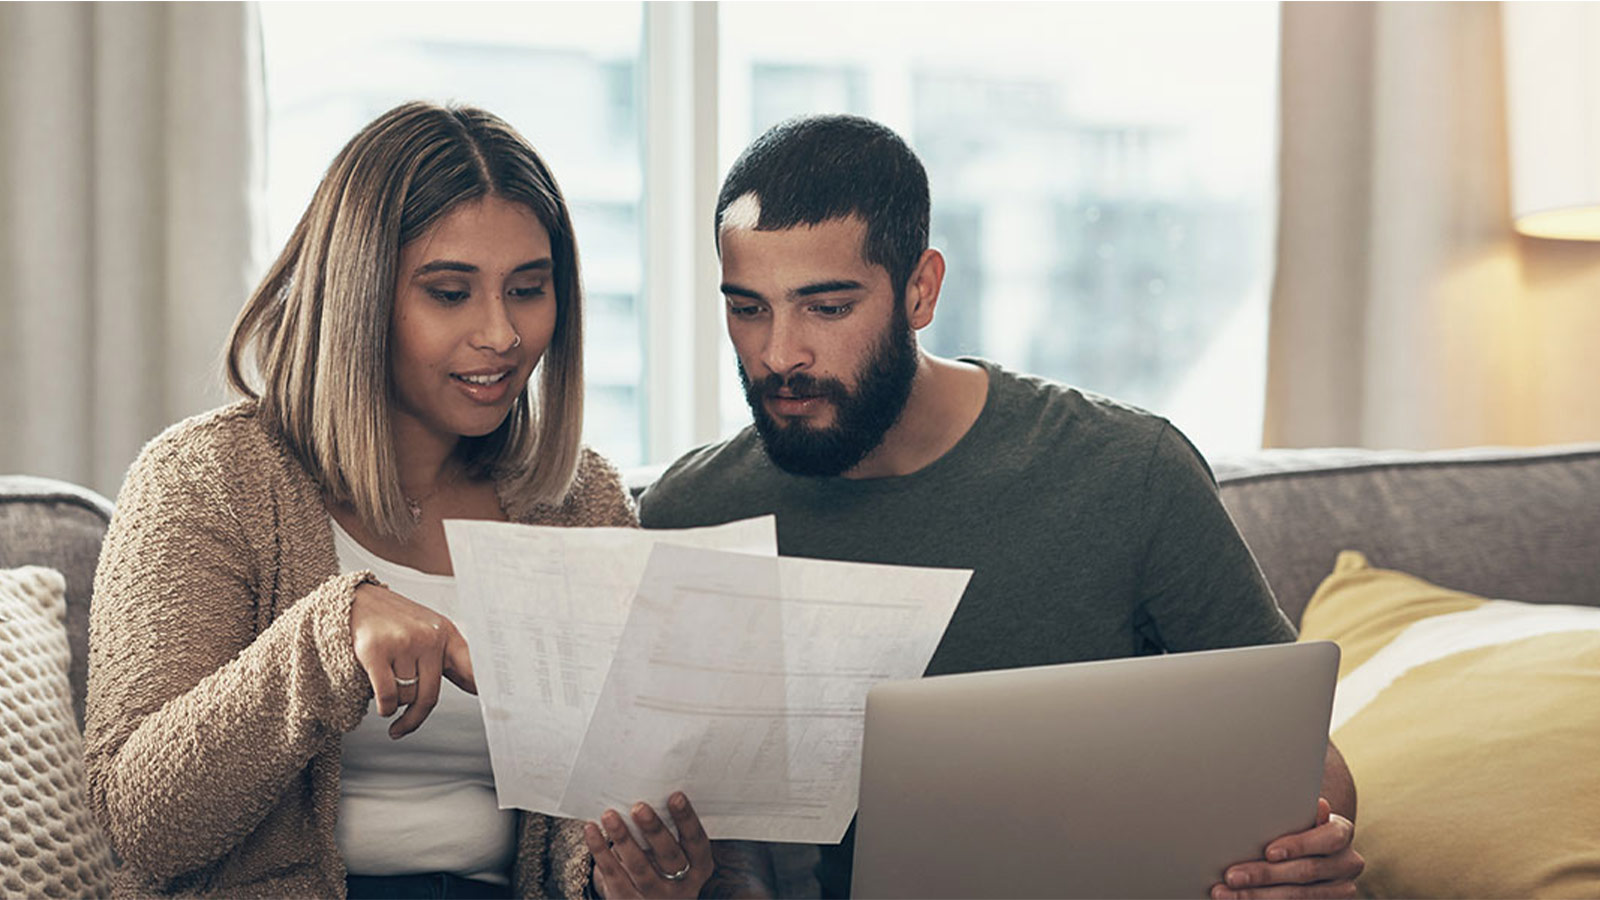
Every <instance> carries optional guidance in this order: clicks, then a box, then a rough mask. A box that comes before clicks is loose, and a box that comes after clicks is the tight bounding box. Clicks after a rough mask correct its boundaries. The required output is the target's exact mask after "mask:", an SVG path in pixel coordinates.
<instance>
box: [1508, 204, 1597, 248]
mask: <svg viewBox="0 0 1600 900" xmlns="http://www.w3.org/2000/svg"><path fill="white" fill-rule="evenodd" d="M1516 229H1517V231H1518V232H1519V233H1521V234H1525V235H1527V236H1528V237H1541V238H1559V239H1561V240H1566V241H1600V206H1580V207H1578V208H1576V209H1552V210H1547V211H1545V212H1536V213H1529V214H1528V215H1525V216H1518V217H1517V221H1516Z"/></svg>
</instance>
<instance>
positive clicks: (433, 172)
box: [87, 103, 714, 897]
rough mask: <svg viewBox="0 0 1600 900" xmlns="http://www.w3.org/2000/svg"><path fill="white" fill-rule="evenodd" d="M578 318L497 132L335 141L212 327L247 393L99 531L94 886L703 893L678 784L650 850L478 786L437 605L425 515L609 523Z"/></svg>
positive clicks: (555, 201)
mask: <svg viewBox="0 0 1600 900" xmlns="http://www.w3.org/2000/svg"><path fill="white" fill-rule="evenodd" d="M582 337H583V316H582V296H581V290H580V287H579V277H578V257H577V251H576V247H575V245H574V242H573V233H572V225H571V220H570V217H569V215H568V212H567V208H566V204H565V201H564V200H563V198H562V196H561V193H560V190H559V189H558V188H557V186H556V184H555V181H554V179H553V178H552V177H551V175H550V173H549V170H548V169H547V168H546V167H545V165H544V164H543V162H542V161H541V160H540V159H539V157H538V155H537V154H536V153H535V152H534V151H533V148H532V147H530V146H529V145H528V144H527V142H526V141H524V140H523V139H522V137H521V136H520V135H518V134H517V133H516V132H515V131H514V130H513V129H512V128H511V127H510V126H508V125H507V124H506V123H505V122H503V121H501V120H500V119H498V118H496V117H494V116H492V115H490V114H488V113H486V112H483V111H481V110H475V109H470V108H452V109H446V108H442V107H438V106H433V105H429V104H422V103H411V104H406V105H404V106H401V107H398V108H396V109H394V110H391V111H390V112H388V113H385V114H384V115H383V116H381V117H379V118H378V119H377V120H376V121H374V122H373V123H372V124H370V125H368V126H367V127H366V128H365V129H363V130H362V131H361V132H360V133H359V134H357V135H356V136H355V137H354V138H353V139H352V140H351V141H350V143H349V144H348V145H346V146H345V148H344V149H343V150H342V151H341V152H340V153H339V155H338V157H337V158H336V159H335V160H334V162H333V164H332V166H331V167H330V168H329V170H328V172H327V174H326V175H325V177H324V178H323V180H322V183H321V185H320V186H319V187H318V188H317V191H316V194H315V196H314V197H313V199H312V201H311V204H310V206H309V208H308V209H307V210H306V213H305V215H304V216H303V217H302V218H301V220H300V223H299V224H298V225H297V226H296V228H295V231H294V234H293V236H292V237H291V238H290V239H289V243H288V246H287V247H285V248H284V251H283V253H282V255H281V256H280V257H279V258H278V260H277V261H276V263H275V264H274V265H273V266H272V269H271V271H270V272H269V273H268V274H267V277H266V279H265V280H264V281H263V282H262V284H261V286H260V287H259V288H258V289H257V290H256V291H255V293H254V295H253V296H252V297H251V298H250V300H249V302H248V303H247V304H246V306H245V308H244V309H243V311H242V312H241V313H240V315H239V318H238V321H237V322H236V323H235V325H234V330H233V334H232V336H231V338H230V342H229V347H228V357H227V360H228V377H229V381H230V383H231V384H232V386H233V387H234V388H235V389H236V390H238V391H239V392H240V393H242V394H243V395H244V396H245V398H246V399H243V400H241V401H238V402H236V403H233V404H232V405H229V406H226V407H223V408H222V409H219V410H216V411H213V412H211V413H208V414H205V415H201V416H198V417H195V418H193V419H190V420H188V421H185V422H182V423H180V424H178V425H176V426H174V427H173V428H171V429H169V430H168V431H167V432H166V433H164V434H162V435H161V436H160V437H157V438H156V439H155V440H153V441H152V442H151V443H150V444H149V445H148V446H147V447H146V448H145V449H144V451H143V452H142V453H141V454H140V457H139V459H138V460H137V461H136V462H135V463H134V465H133V467H132V469H131V470H130V472H129V474H128V477H127V480H126V482H125V483H124V485H123V488H122V492H121V494H120V495H119V496H118V501H117V512H116V516H115V518H114V519H113V521H112V524H111V528H110V531H109V532H108V534H107V536H106V541H105V544H104V548H103V550H102V555H101V559H100V567H99V571H98V573H97V577H96V581H95V603H94V609H93V619H92V628H91V649H90V682H89V705H88V725H87V762H88V769H89V782H90V786H89V793H90V801H91V803H92V804H93V806H94V808H95V810H96V812H97V814H98V815H99V816H100V819H101V821H102V822H103V823H104V824H105V826H106V827H107V829H108V831H109V833H110V835H111V838H112V841H113V843H114V845H115V847H116V849H117V851H118V853H119V854H120V855H121V856H122V858H123V860H124V867H123V869H122V871H121V872H120V873H119V884H118V889H119V891H120V892H123V893H133V892H138V893H147V892H154V893H166V894H201V893H207V894H221V895H230V896H238V895H244V894H251V895H271V896H340V895H344V894H345V893H346V892H347V891H348V892H349V893H350V894H352V895H367V896H512V895H517V896H533V895H543V894H545V893H550V894H558V895H567V896H572V895H578V894H582V893H584V892H585V891H587V890H592V889H595V888H598V889H599V890H600V891H602V892H603V893H605V894H607V895H609V896H630V895H633V896H637V895H648V896H656V895H660V896H678V897H684V896H694V895H695V894H696V893H697V892H698V890H699V888H700V887H701V886H702V885H703V884H704V883H705V881H706V880H707V879H708V878H709V877H710V876H711V874H712V870H713V868H714V864H713V862H712V859H711V853H710V849H709V844H708V843H707V841H706V839H705V833H704V831H703V830H702V829H701V827H700V823H699V820H698V819H697V818H696V817H695V815H694V812H693V810H692V809H691V808H689V806H688V803H687V800H686V799H684V798H683V797H682V796H681V795H675V796H674V798H673V800H672V803H671V804H670V805H671V806H672V807H673V808H672V810H671V814H672V816H673V817H674V818H675V819H676V820H677V821H676V824H677V826H678V831H679V834H681V835H682V836H683V838H682V842H681V843H679V841H677V840H674V839H673V838H672V837H671V836H670V834H669V832H668V831H667V830H666V829H665V828H664V827H663V826H662V824H661V822H660V819H659V818H657V816H656V814H655V812H654V811H652V810H649V809H648V807H644V806H643V805H641V806H640V807H638V808H636V809H635V810H634V811H632V813H631V814H632V815H633V817H634V818H635V820H636V821H637V822H638V824H639V825H640V827H641V831H642V833H643V834H644V835H645V836H646V838H647V844H648V845H649V846H648V847H640V846H638V845H636V844H634V842H633V840H632V839H631V838H630V837H629V836H628V834H627V831H626V829H625V828H623V827H622V822H621V820H620V818H618V817H617V816H616V814H615V813H614V812H609V811H608V813H607V815H606V816H605V817H603V820H602V821H603V827H604V830H605V836H604V837H602V836H601V833H600V832H599V830H598V829H597V826H595V825H594V824H589V825H588V826H587V828H588V829H589V831H588V834H587V835H586V834H585V828H586V826H585V825H584V823H579V822H573V821H566V820H557V819H551V818H548V817H545V816H541V815H536V814H532V813H518V812H516V811H510V810H500V809H498V808H497V806H496V803H495V796H494V786H493V779H492V774H491V772H490V768H489V762H488V750H487V744H486V742H485V738H484V731H483V724H482V720H481V718H480V716H479V711H478V705H477V700H476V698H475V697H473V696H471V694H472V693H473V692H474V690H475V688H474V683H473V676H472V661H471V657H470V655H469V653H468V649H467V646H466V643H465V641H464V640H463V639H462V637H461V635H460V634H459V633H458V632H457V631H456V629H455V627H454V625H453V624H452V622H451V618H452V616H451V613H452V611H453V610H454V606H455V603H456V598H455V591H454V583H453V579H452V578H451V575H452V573H451V569H450V559H449V554H448V552H447V549H446V545H445V539H444V532H443V528H442V525H441V520H443V519H445V518H477V519H494V520H510V521H518V522H532V523H539V524H546V525H567V526H586V525H632V524H635V517H634V513H633V510H632V506H631V504H630V503H629V500H628V497H627V495H626V494H625V493H624V491H623V489H622V486H621V484H620V482H619V480H618V477H617V473H616V471H615V470H614V469H613V468H612V467H611V466H610V465H609V464H608V463H607V462H606V461H605V460H603V459H601V458H600V457H599V456H598V455H597V454H595V453H593V452H592V451H589V450H586V449H580V447H579V443H578V441H579V432H580V427H581V419H582V356H581V348H582ZM247 363H249V364H251V365H247ZM252 369H253V371H250V370H252ZM535 371H537V372H538V375H539V385H538V401H537V403H534V402H532V401H531V400H530V397H529V392H528V391H527V390H525V388H526V386H527V384H528V381H529V379H530V378H531V377H532V376H533V374H534V373H535ZM444 681H449V682H450V683H451V684H449V685H445V684H443V682H444ZM369 707H370V708H371V711H375V712H376V715H370V714H368V713H369ZM400 708H404V710H405V711H404V712H403V713H402V714H401V715H400V716H399V717H398V718H396V719H394V720H393V721H392V722H389V723H385V722H384V721H383V719H384V718H388V717H389V716H392V715H393V714H394V713H395V712H396V711H397V710H398V709H400ZM380 717H381V718H380ZM424 726H425V727H424ZM407 735H410V736H411V737H409V738H408V739H407V740H404V741H398V742H396V740H394V739H398V738H402V737H406V736H407ZM607 837H608V838H609V839H610V841H611V843H612V844H613V846H612V847H610V848H608V847H607V841H606V839H605V838H607ZM586 839H587V842H586ZM591 846H592V847H595V848H596V849H597V852H598V853H599V854H600V857H599V859H598V860H597V861H592V859H591V855H590V852H589V849H588V848H589V847H591ZM396 873H411V877H408V878H405V877H402V878H396V877H394V876H395V874H396ZM414 873H425V874H421V875H417V874H414Z"/></svg>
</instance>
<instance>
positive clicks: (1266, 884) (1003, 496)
mask: <svg viewBox="0 0 1600 900" xmlns="http://www.w3.org/2000/svg"><path fill="white" fill-rule="evenodd" d="M928 217H929V200H928V182H927V176H926V173H925V172H924V171H923V168H922V164H921V162H920V161H919V160H918V159H917V157H916V156H915V154H913V153H912V152H911V150H910V148H909V147H907V146H906V145H905V143H904V142H903V141H902V140H900V138H899V137H898V136H896V135H895V134H894V133H893V132H892V131H890V130H889V129H887V128H884V127H883V126H881V125H878V124H876V123H873V122H871V121H868V120H865V119H860V118H855V117H849V116H824V117H814V118H805V119H798V120H791V121H789V122H786V123H783V124H781V125H778V126H776V127H774V128H773V129H771V130H770V131H768V132H767V133H766V134H764V135H762V136H761V137H760V138H758V139H757V140H756V141H755V143H753V144H752V145H751V146H750V147H749V148H748V149H747V150H746V151H745V152H744V154H743V155H742V156H741V157H740V158H739V160H738V162H736V163H735V164H734V166H733V169H732V170H731V171H730V172H729V173H728V177H727V180H726V181H725V182H724V183H723V187H722V192H721V194H720V196H719V197H718V200H717V220H716V227H717V238H718V250H719V252H720V255H721V259H722V293H723V295H724V298H725V300H726V303H727V317H728V318H727V322H728V335H729V337H730V338H732V340H733V345H734V349H735V351H736V352H737V354H738V358H739V372H740V377H741V379H742V380H743V382H744V385H745V394H746V397H747V399H748V401H749V404H750V410H751V413H752V414H753V416H754V420H755V422H754V425H753V427H751V428H746V429H745V430H744V431H742V432H740V433H739V434H738V435H736V436H734V437H733V438H731V439H729V440H727V441H725V442H723V443H720V444H716V445H713V446H708V447H703V448H701V449H699V450H695V451H692V452H691V453H689V454H688V455H686V456H685V457H683V458H682V459H680V460H679V461H678V462H677V463H675V464H674V465H673V466H672V467H671V468H670V469H668V470H667V472H666V473H665V474H664V475H663V476H662V478H661V479H660V480H659V481H658V482H657V483H656V484H655V485H654V486H653V487H651V489H650V490H649V491H647V492H646V493H645V495H644V496H643V498H642V500H641V507H640V517H641V519H642V520H643V523H644V525H645V527H647V528H677V527H684V526H691V525H710V524H715V523H720V522H726V521H730V520H733V519H740V518H745V517H748V516H756V515H764V514H767V513H776V514H777V518H778V546H779V549H780V551H781V552H782V553H783V554H785V555H789V556H808V557H816V558H824V559H840V560H853V561H859V562H876V563H897V564H903V565H915V566H951V567H962V568H970V569H972V570H973V571H974V574H973V576H972V580H971V582H970V584H969V586H968V588H967V591H966V593H965V595H963V597H962V600H961V603H960V605H959V606H958V607H957V609H956V611H955V614H954V616H953V617H952V618H951V621H950V626H949V629H948V630H947V631H946V633H945V635H944V638H943V640H942V642H941V643H940V645H939V647H938V650H937V651H936V652H935V653H934V655H933V659H932V662H931V663H930V664H929V666H928V670H927V673H928V674H930V675H936V674H944V673H951V672H967V671H974V670H980V669H998V668H1011V667H1017V666H1034V665H1045V664H1051V663H1065V662H1077V661H1081V660H1090V659H1105V658H1111V657H1123V656H1132V655H1136V654H1147V653H1159V652H1164V651H1183V650H1200V649H1207V648H1215V647H1227V646H1237V645H1245V644H1259V643H1267V642H1277V641H1289V640H1293V639H1294V629H1293V627H1292V626H1291V625H1290V623H1289V622H1288V621H1287V620H1286V619H1285V618H1284V616H1283V614H1282V612H1281V611H1280V610H1279V609H1278V607H1277V604H1276V603H1275V602H1274V600H1273V598H1272V594H1271V591H1270V589H1269V588H1268V587H1267V585H1266V583H1265V580H1264V579H1263V578H1262V575H1261V572H1260V570H1259V569H1258V568H1257V566H1256V564H1255V561H1254V559H1253V558H1252V557H1251V555H1250V552H1249V550H1248V549H1247V548H1246V547H1245V545H1244V542H1243V540H1242V539H1241V538H1240V537H1239V534H1238V532H1237V530H1236V529H1235V528H1234V526H1233V523H1232V521H1231V520H1230V519H1229V518H1228V515H1227V513H1226V512H1225V511H1224V509H1223V507H1222V504H1221V502H1220V500H1219V499H1218V496H1217V491H1216V484H1215V482H1214V480H1213V478H1212V475H1211V472H1210V469H1209V468H1208V467H1207V466H1206V464H1205V463H1204V461H1203V460H1202V459H1201V458H1200V456H1199V454H1198V453H1197V452H1196V451H1195V450H1194V449H1193V448H1192V447H1191V446H1190V444H1189V442H1188V441H1187V440H1186V439H1185V438H1184V437H1183V435H1181V434H1180V433H1179V432H1178V431H1177V430H1176V429H1175V428H1173V427H1172V425H1171V424H1170V423H1168V422H1167V421H1166V420H1164V419H1161V418H1159V417H1156V416H1153V415H1150V414H1148V413H1145V412H1143V411H1140V410H1137V409H1133V408H1131V407H1127V406H1123V405H1120V404H1118V403H1116V402H1114V401H1112V400H1109V399H1107V398H1104V397H1098V396H1094V395H1091V394H1085V393H1083V392H1080V391H1077V390H1074V389H1071V388H1068V387H1065V386H1063V385H1059V384H1055V383H1052V382H1049V381H1045V380H1043V379H1038V378H1033V377H1029V376H1024V375H1018V374H1016V373H1013V372H1009V371H1007V370H1005V369H1003V368H1001V367H1000V366H997V365H995V364H994V363H991V362H987V361H983V360H976V359H961V360H949V359H940V358H938V357H934V356H931V355H929V354H928V353H925V352H923V351H922V350H921V349H920V348H919V347H918V345H917V339H916V332H917V330H919V329H921V328H924V327H926V326H927V325H928V323H929V322H931V321H932V320H933V315H934V309H935V307H936V305H937V304H938V301H939V290H940V286H941V283H942V281H943V277H944V270H945V263H944V258H943V256H941V255H940V253H939V251H937V250H932V249H929V248H928ZM1249 737H1255V736H1249ZM1323 794H1324V795H1325V797H1326V798H1327V801H1329V802H1330V803H1331V814H1330V812H1329V804H1328V803H1319V807H1320V810H1319V822H1320V824H1318V825H1317V826H1315V827H1313V828H1312V829H1311V830H1309V831H1306V832H1303V833H1300V834H1295V835H1288V836H1285V837H1283V838H1279V839H1278V840H1276V841H1274V842H1273V843H1272V844H1270V845H1269V846H1268V848H1267V850H1266V852H1265V855H1266V857H1267V858H1266V859H1263V860H1260V861H1256V862H1251V863H1245V864H1240V865H1236V866H1233V867H1232V868H1230V869H1229V870H1228V872H1227V873H1226V877H1225V879H1224V881H1225V883H1224V884H1218V885H1216V886H1215V887H1214V888H1213V896H1215V897H1230V896H1288V895H1291V894H1292V895H1303V896H1350V895H1353V894H1354V883H1353V880H1354V878H1355V876H1356V875H1357V874H1358V873H1359V872H1360V871H1361V868H1362V861H1361V858H1360V857H1359V856H1358V855H1357V854H1356V853H1355V851H1354V850H1352V849H1351V847H1350V841H1351V837H1352V835H1353V833H1354V826H1353V824H1352V823H1353V820H1354V818H1355V789H1354V786H1353V785H1352V783H1351V780H1350V774H1349V771H1348V770H1347V769H1346V768H1345V766H1344V762H1343V759H1342V758H1341V757H1340V756H1339V754H1338V752H1337V751H1336V750H1335V749H1333V748H1332V747H1331V746H1330V747H1329V752H1328V760H1327V766H1326V771H1325V774H1324V781H1323ZM1210 813H1211V811H1208V810H1179V809H1175V810H1173V815H1179V816H1193V817H1194V819H1195V822H1196V827H1202V828H1203V827H1204V822H1205V818H1206V816H1207V815H1208V814H1210ZM853 846H854V828H853V826H852V829H851V832H850V833H849V834H847V835H846V836H845V840H844V842H843V843H842V844H840V845H838V846H832V847H822V848H821V862H820V863H819V865H818V867H817V875H818V879H819V881H820V882H821V885H822V890H823V894H824V896H839V897H843V896H848V893H849V887H850V866H851V853H852V848H853ZM1160 852H1161V849H1160V848H1159V847H1152V848H1151V853H1152V854H1155V855H1159V854H1160ZM719 860H726V864H725V865H724V869H725V871H724V872H723V873H722V874H723V875H724V876H725V878H724V879H723V880H724V881H726V880H728V879H727V877H726V876H731V874H732V873H734V872H737V871H738V870H739V868H740V865H741V863H740V862H738V861H736V854H735V852H734V848H731V847H730V848H724V852H722V853H720V854H719ZM996 884H997V885H1003V884H1004V877H1003V873H996ZM721 887H723V888H727V887H731V885H728V884H723V885H721ZM747 887H750V888H751V889H754V888H753V886H747Z"/></svg>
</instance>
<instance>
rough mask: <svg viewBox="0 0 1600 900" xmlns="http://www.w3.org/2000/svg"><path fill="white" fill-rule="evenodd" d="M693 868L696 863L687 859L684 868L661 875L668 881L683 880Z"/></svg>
mask: <svg viewBox="0 0 1600 900" xmlns="http://www.w3.org/2000/svg"><path fill="white" fill-rule="evenodd" d="M692 868H694V863H693V862H692V861H685V862H684V864H683V868H681V869H679V870H678V871H676V872H662V873H661V877H662V878H665V879H666V880H668V881H682V880H683V879H684V877H685V876H687V875H688V874H689V870H690V869H692Z"/></svg>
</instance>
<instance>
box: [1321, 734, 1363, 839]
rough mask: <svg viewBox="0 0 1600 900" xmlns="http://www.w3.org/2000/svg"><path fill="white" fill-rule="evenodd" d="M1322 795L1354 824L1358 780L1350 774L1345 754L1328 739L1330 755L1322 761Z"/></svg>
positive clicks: (1336, 811) (1338, 812)
mask: <svg viewBox="0 0 1600 900" xmlns="http://www.w3.org/2000/svg"><path fill="white" fill-rule="evenodd" d="M1322 796H1323V797H1326V798H1327V800H1328V806H1330V807H1332V808H1333V811H1334V812H1335V813H1337V814H1338V815H1341V816H1344V817H1345V818H1346V819H1348V820H1350V824H1352V825H1354V824H1355V821H1356V782H1355V779H1354V778H1352V777H1351V776H1350V767H1349V766H1347V765H1345V764H1344V754H1343V753H1340V752H1339V748H1338V747H1335V746H1334V745H1333V741H1331V740H1330V741H1328V755H1327V756H1326V757H1325V758H1324V759H1323V761H1322Z"/></svg>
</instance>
